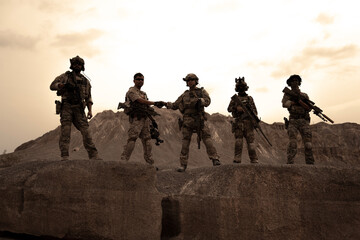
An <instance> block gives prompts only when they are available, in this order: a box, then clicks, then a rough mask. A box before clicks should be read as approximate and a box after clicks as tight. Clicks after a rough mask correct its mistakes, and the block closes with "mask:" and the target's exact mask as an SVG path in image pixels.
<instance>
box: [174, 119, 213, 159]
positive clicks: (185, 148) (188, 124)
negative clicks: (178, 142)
mask: <svg viewBox="0 0 360 240" xmlns="http://www.w3.org/2000/svg"><path fill="white" fill-rule="evenodd" d="M181 131H182V135H183V137H182V147H181V152H180V164H181V165H182V166H187V164H188V159H189V146H190V142H191V137H192V135H193V133H196V126H195V125H194V121H193V120H192V119H190V118H189V117H185V116H184V123H183V127H182V128H181ZM201 140H202V141H203V142H204V144H205V147H206V153H207V155H208V157H209V159H210V160H214V159H217V160H218V159H219V156H218V154H217V151H216V148H215V147H214V144H213V141H212V140H211V135H210V129H209V127H208V126H207V124H206V121H205V123H204V127H203V129H202V131H201Z"/></svg>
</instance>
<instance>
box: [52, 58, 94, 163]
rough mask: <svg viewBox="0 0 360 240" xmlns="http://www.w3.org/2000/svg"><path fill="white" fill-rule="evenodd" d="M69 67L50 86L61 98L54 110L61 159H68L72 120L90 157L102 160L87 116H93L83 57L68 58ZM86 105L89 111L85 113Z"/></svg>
mask: <svg viewBox="0 0 360 240" xmlns="http://www.w3.org/2000/svg"><path fill="white" fill-rule="evenodd" d="M70 69H71V70H72V71H67V72H65V73H63V74H61V75H60V76H58V77H56V78H55V80H54V81H53V82H52V83H51V85H50V89H51V90H52V91H57V95H58V96H61V102H58V101H57V109H58V111H57V113H58V114H60V123H61V132H60V139H59V147H60V152H61V160H62V161H65V160H69V145H70V136H71V124H72V123H73V124H74V126H75V127H76V129H78V130H79V131H80V132H81V134H82V137H83V144H84V147H85V149H86V151H87V152H88V156H89V159H95V160H101V158H99V156H98V151H97V149H96V147H95V144H94V143H93V141H92V138H91V136H90V132H89V124H88V119H91V118H92V116H93V115H92V105H93V101H92V98H91V85H90V82H89V80H88V79H87V78H86V77H85V76H84V75H82V74H81V71H85V61H84V59H82V58H81V57H79V56H76V57H73V58H71V59H70ZM85 107H87V108H88V113H87V115H85Z"/></svg>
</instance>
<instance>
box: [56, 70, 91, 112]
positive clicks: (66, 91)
mask: <svg viewBox="0 0 360 240" xmlns="http://www.w3.org/2000/svg"><path fill="white" fill-rule="evenodd" d="M60 83H61V84H63V85H66V84H68V85H69V86H71V88H68V87H64V88H62V89H60V88H59V84H60ZM68 85H67V86H68ZM50 89H51V90H53V91H58V95H59V96H61V99H62V101H73V100H74V99H76V100H75V101H81V102H82V103H83V104H84V105H87V104H93V101H92V98H91V85H90V82H89V80H88V79H87V78H86V77H85V76H84V75H82V74H79V75H76V74H75V72H70V71H67V72H65V73H63V74H61V75H60V76H58V77H56V78H55V80H54V81H53V82H52V83H51V84H50ZM79 98H80V99H79Z"/></svg>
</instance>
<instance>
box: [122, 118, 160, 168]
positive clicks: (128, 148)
mask: <svg viewBox="0 0 360 240" xmlns="http://www.w3.org/2000/svg"><path fill="white" fill-rule="evenodd" d="M150 123H151V121H150V119H149V118H141V119H140V120H138V119H137V118H132V119H130V128H129V130H128V140H127V143H126V145H125V146H124V151H123V153H122V155H121V159H122V160H125V161H129V159H130V157H131V154H132V152H133V150H134V147H135V142H136V140H137V138H140V139H141V142H142V145H143V150H144V159H145V161H146V162H147V163H149V164H153V163H154V160H153V159H152V154H151V149H152V147H151V142H150V140H151V136H150Z"/></svg>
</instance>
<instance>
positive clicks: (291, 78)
mask: <svg viewBox="0 0 360 240" xmlns="http://www.w3.org/2000/svg"><path fill="white" fill-rule="evenodd" d="M295 80H297V81H299V86H300V85H301V77H300V76H299V75H296V74H294V75H291V76H290V77H289V79H288V80H286V84H287V85H288V86H290V84H291V82H292V81H295Z"/></svg>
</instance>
